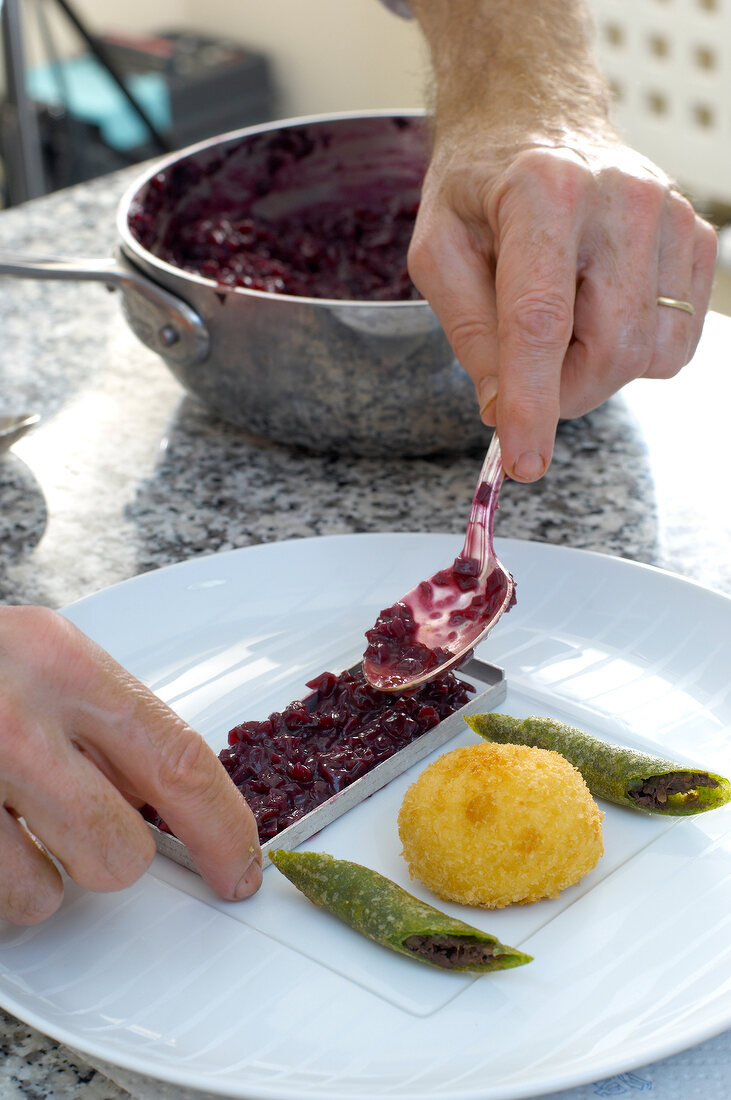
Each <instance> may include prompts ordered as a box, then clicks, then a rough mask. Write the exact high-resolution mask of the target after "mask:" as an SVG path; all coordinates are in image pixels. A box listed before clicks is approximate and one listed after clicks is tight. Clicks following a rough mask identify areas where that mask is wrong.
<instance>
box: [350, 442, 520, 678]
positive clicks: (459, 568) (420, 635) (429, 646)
mask: <svg viewBox="0 0 731 1100" xmlns="http://www.w3.org/2000/svg"><path fill="white" fill-rule="evenodd" d="M504 478H505V472H504V470H503V463H502V455H501V453H500V442H499V440H498V437H497V433H494V434H493V437H492V441H491V443H490V446H489V448H488V451H487V455H486V456H485V461H484V463H483V466H482V470H481V471H480V478H479V481H478V483H477V489H476V490H475V495H474V497H473V500H472V510H471V512H470V518H469V521H468V524H467V534H466V537H465V542H464V546H463V547H462V550H461V552H460V554H459V555H458V556H457V557H456V558H455V559H454V561H453V562H452V564H451V565H450V566H448V567H447V568H446V569H441V570H439V572H438V573H434V574H433V576H431V577H429V579H428V580H425V581H420V582H419V584H417V585H416V587H415V588H412V589H411V591H410V592H407V593H406V595H405V596H402V597H401V599H400V600H399V601H398V602H397V603H395V604H393V606H391V607H388V608H386V609H385V610H384V611H382V612H381V614H380V615H379V616H378V619H377V620H376V623H375V625H374V626H373V627H372V628H371V629H370V630H368V631H366V638H367V640H368V648H367V649H366V651H365V653H364V654H363V672H364V674H365V677H366V679H367V681H368V683H369V684H371V686H372V687H374V688H377V689H378V690H379V691H407V690H410V689H411V688H414V687H418V686H419V685H420V684H423V683H425V682H426V681H428V680H433V679H434V678H435V677H437V676H441V675H442V673H444V672H446V671H447V670H448V669H451V668H454V667H455V666H457V665H459V664H461V663H462V662H463V661H465V660H466V659H467V658H468V657H469V656H470V654H471V653H472V650H473V649H474V648H475V646H476V645H477V644H478V642H480V641H482V639H483V638H485V637H486V635H487V634H489V632H490V631H491V630H492V628H493V627H494V625H495V623H496V622H497V621H498V619H499V618H500V616H501V615H502V614H503V613H504V612H505V611H509V610H510V608H511V607H512V606H513V604H514V603H515V583H514V581H513V578H512V576H511V575H510V573H509V572H508V570H507V569H505V567H504V566H503V565H502V563H501V562H500V561H499V559H498V557H497V555H496V554H495V549H494V546H493V522H494V516H495V510H496V508H497V502H498V493H499V492H500V486H501V485H502V483H503V480H504Z"/></svg>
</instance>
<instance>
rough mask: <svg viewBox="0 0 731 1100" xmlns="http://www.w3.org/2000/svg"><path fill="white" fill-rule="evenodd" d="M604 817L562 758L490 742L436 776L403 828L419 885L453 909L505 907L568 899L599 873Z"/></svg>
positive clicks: (412, 802) (413, 795)
mask: <svg viewBox="0 0 731 1100" xmlns="http://www.w3.org/2000/svg"><path fill="white" fill-rule="evenodd" d="M602 816H603V815H602V813H601V812H600V810H599V808H598V806H597V804H596V803H595V801H594V799H593V798H592V796H591V793H590V791H589V788H588V787H587V786H586V783H585V782H584V780H583V778H582V776H581V773H580V772H578V771H577V770H576V768H574V767H573V765H572V764H569V762H568V760H566V759H565V758H564V757H563V756H560V755H559V754H558V753H557V752H552V751H550V750H547V749H537V748H529V747H527V746H525V745H496V744H491V743H485V744H480V745H470V746H467V747H466V748H461V749H454V750H453V751H452V752H448V753H445V754H444V755H443V756H440V757H439V759H438V760H436V761H435V762H434V763H433V764H431V765H430V766H429V767H428V768H426V769H425V770H424V771H423V772H422V773H421V775H420V776H419V778H418V779H417V780H416V782H415V783H413V784H412V785H411V787H409V789H408V790H407V792H406V795H405V796H404V800H403V803H402V806H401V810H400V812H399V818H398V826H399V836H400V837H401V843H402V844H403V855H404V857H405V859H406V861H407V863H408V865H409V871H410V873H411V876H412V878H418V879H419V880H420V881H421V882H422V883H423V884H424V885H425V886H428V887H429V889H430V890H432V891H433V892H434V893H435V894H436V895H437V896H438V897H440V898H444V899H445V900H447V901H456V902H461V903H462V904H464V905H481V906H484V907H485V908H488V909H499V908H502V907H503V906H505V905H510V904H513V903H519V904H525V903H527V902H533V901H538V900H539V899H540V898H555V897H558V895H559V893H560V892H561V890H565V889H566V887H567V886H572V885H573V884H574V883H576V882H578V881H579V879H580V878H582V876H583V875H585V874H587V872H588V871H590V870H591V869H592V868H593V867H595V866H596V864H597V862H598V860H599V858H600V856H601V855H602V852H603V850H604V846H603V843H602Z"/></svg>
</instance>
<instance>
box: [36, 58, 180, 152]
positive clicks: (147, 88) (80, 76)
mask: <svg viewBox="0 0 731 1100" xmlns="http://www.w3.org/2000/svg"><path fill="white" fill-rule="evenodd" d="M59 70H60V71H59ZM26 81H27V91H28V95H29V96H30V97H31V99H34V100H35V101H36V102H39V103H45V104H49V105H51V106H64V107H65V108H66V110H67V111H68V112H69V114H71V115H73V116H74V117H75V118H78V119H81V120H82V121H84V122H90V123H93V124H94V125H95V126H98V127H99V130H100V132H101V135H102V138H103V139H104V141H105V142H106V143H107V145H110V146H111V147H112V148H114V149H119V150H122V151H124V150H128V149H134V148H135V147H136V146H138V145H143V144H144V143H145V142H146V141H147V140H148V139H149V136H150V135H149V133H148V130H147V127H146V126H145V124H144V122H143V121H142V119H141V118H139V116H138V115H137V114H135V112H134V110H133V108H132V107H131V106H130V104H129V103H128V102H127V100H126V99H125V98H124V96H123V95H122V93H121V92H120V90H119V88H118V87H117V85H116V84H115V83H114V81H113V80H112V78H111V77H110V76H109V74H108V73H107V72H106V70H105V69H104V68H103V66H102V65H100V64H99V62H98V61H97V60H96V59H95V58H94V57H92V56H91V55H84V56H82V57H76V58H70V59H68V60H65V61H62V62H59V64H58V65H53V64H51V65H38V66H34V67H31V68H29V69H28V70H27V74H26ZM125 83H126V85H127V88H128V89H129V91H130V94H131V95H132V96H133V97H134V99H135V100H136V101H137V102H138V103H139V104H140V106H141V107H142V108H143V110H144V111H145V112H146V113H147V115H148V116H149V118H150V121H151V122H152V123H153V125H154V126H155V127H156V128H157V129H158V130H159V131H161V132H162V133H165V132H166V131H167V130H169V129H170V127H171V125H172V112H171V107H170V93H169V90H168V86H167V84H166V82H165V78H164V76H163V75H162V74H161V73H153V72H149V73H131V74H129V75H128V76H127V77H126V78H125Z"/></svg>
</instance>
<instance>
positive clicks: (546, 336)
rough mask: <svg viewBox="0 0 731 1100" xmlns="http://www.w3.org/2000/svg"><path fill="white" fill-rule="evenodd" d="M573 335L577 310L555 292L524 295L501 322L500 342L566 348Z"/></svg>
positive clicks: (516, 301)
mask: <svg viewBox="0 0 731 1100" xmlns="http://www.w3.org/2000/svg"><path fill="white" fill-rule="evenodd" d="M572 331H573V306H572V305H571V304H570V303H569V302H567V301H566V299H565V298H563V297H561V296H560V295H557V294H555V293H554V292H552V291H546V292H543V293H539V292H534V293H532V294H523V295H521V296H520V297H519V298H517V299H516V300H515V302H514V303H513V305H512V307H511V308H510V309H508V310H507V312H506V313H504V314H503V316H502V317H501V320H500V333H499V336H500V342H501V343H503V341H507V342H510V343H513V342H517V343H519V344H520V343H524V344H528V345H529V346H530V347H546V348H551V349H553V348H556V347H561V348H566V347H567V345H568V343H569V340H570V339H571V333H572Z"/></svg>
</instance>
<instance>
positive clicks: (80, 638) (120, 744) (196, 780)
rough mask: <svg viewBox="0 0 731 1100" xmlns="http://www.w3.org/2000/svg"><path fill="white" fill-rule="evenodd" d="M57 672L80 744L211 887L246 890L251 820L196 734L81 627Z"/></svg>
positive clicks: (255, 881)
mask: <svg viewBox="0 0 731 1100" xmlns="http://www.w3.org/2000/svg"><path fill="white" fill-rule="evenodd" d="M69 627H70V624H69ZM71 630H73V631H74V632H76V631H75V628H71ZM61 675H62V677H65V678H66V679H67V680H68V679H69V677H70V678H71V680H72V683H71V684H69V683H68V682H67V683H65V684H63V685H62V686H63V688H64V690H63V691H62V693H61V698H64V697H69V698H73V699H74V702H73V704H72V709H73V714H70V715H68V716H67V722H66V723H65V724H66V725H67V728H72V729H73V740H74V741H75V742H76V743H77V744H78V745H79V747H80V748H82V749H83V750H84V751H85V752H87V754H88V755H89V756H90V757H91V758H92V760H94V762H95V763H96V764H97V766H98V767H100V769H101V770H102V771H103V772H104V773H105V774H106V775H107V777H108V778H109V779H111V781H112V782H113V783H114V784H115V786H117V787H118V788H119V789H120V790H123V791H125V793H127V794H130V795H134V796H138V797H140V798H142V799H144V800H145V801H146V802H148V803H149V804H150V805H152V806H154V807H155V809H156V810H157V812H158V813H159V814H160V816H161V817H163V818H164V820H165V821H166V822H167V824H168V825H169V827H170V829H171V830H172V831H173V833H174V834H175V835H176V836H177V837H178V838H179V839H180V840H182V841H183V843H184V844H185V845H186V846H187V847H188V849H189V850H190V853H191V855H192V857H193V860H194V862H195V864H196V866H197V868H198V870H199V871H200V873H201V876H202V877H203V878H204V879H205V881H206V882H207V883H208V884H209V886H211V888H212V889H213V890H215V891H216V893H218V894H219V895H220V896H221V897H224V898H229V899H232V900H240V899H241V898H244V897H247V896H248V895H249V894H252V893H253V892H254V891H255V890H256V889H257V888H258V886H259V885H260V883H261V850H260V847H259V838H258V830H257V826H256V821H255V819H254V815H253V814H252V812H251V809H250V808H249V806H248V805H247V803H246V801H245V800H244V798H243V797H242V795H241V793H240V792H239V790H238V789H237V788H236V787H235V786H234V784H233V783H232V782H231V779H230V778H229V776H228V775H227V773H226V771H225V769H224V768H223V766H222V764H221V762H220V760H219V759H218V757H217V756H216V754H215V753H214V752H213V750H212V749H211V748H210V747H209V746H208V745H207V744H206V742H205V741H204V739H203V738H202V737H201V735H200V734H199V733H197V732H196V731H195V730H193V729H192V728H191V727H190V726H189V725H188V724H187V723H186V722H184V721H183V719H182V718H180V716H179V715H177V714H175V712H174V711H172V710H171V709H170V708H169V707H168V706H167V705H166V704H165V703H163V702H162V700H160V699H159V698H158V697H157V696H156V695H155V694H154V693H153V692H152V691H151V690H150V689H149V688H147V687H146V686H145V685H143V684H142V683H141V682H140V681H138V680H137V679H135V677H133V676H132V675H131V674H130V673H129V672H127V670H126V669H124V668H123V667H122V666H121V665H119V664H118V663H117V662H116V661H114V659H113V658H112V657H111V656H110V655H109V654H108V653H106V652H105V651H104V650H103V649H101V648H100V647H98V646H96V644H95V643H94V642H92V641H91V640H90V639H89V638H87V637H86V636H85V635H83V634H81V633H80V632H76V637H75V662H74V664H73V666H72V665H70V664H69V663H67V664H66V666H65V667H64V669H63V671H62V673H61ZM69 688H71V689H72V690H69Z"/></svg>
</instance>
